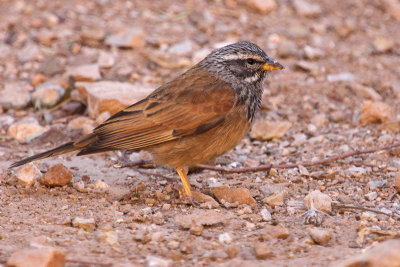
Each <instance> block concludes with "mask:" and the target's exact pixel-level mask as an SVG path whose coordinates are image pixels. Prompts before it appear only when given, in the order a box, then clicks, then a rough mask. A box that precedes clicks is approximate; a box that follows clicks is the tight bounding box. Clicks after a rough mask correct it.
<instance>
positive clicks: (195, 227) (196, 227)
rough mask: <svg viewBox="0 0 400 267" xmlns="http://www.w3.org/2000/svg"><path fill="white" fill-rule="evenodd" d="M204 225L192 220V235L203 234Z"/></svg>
mask: <svg viewBox="0 0 400 267" xmlns="http://www.w3.org/2000/svg"><path fill="white" fill-rule="evenodd" d="M203 229H204V227H203V226H202V225H201V224H197V223H196V222H195V221H192V225H191V226H190V229H189V232H190V233H191V234H192V235H197V236H201V234H202V233H203Z"/></svg>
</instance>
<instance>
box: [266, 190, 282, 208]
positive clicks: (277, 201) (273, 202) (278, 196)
mask: <svg viewBox="0 0 400 267" xmlns="http://www.w3.org/2000/svg"><path fill="white" fill-rule="evenodd" d="M286 195H287V192H286V190H283V191H279V192H274V193H273V194H272V196H268V197H266V198H264V199H263V203H265V204H268V205H269V206H271V207H275V206H282V205H283V201H284V200H285V197H286Z"/></svg>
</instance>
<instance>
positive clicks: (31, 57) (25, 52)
mask: <svg viewBox="0 0 400 267" xmlns="http://www.w3.org/2000/svg"><path fill="white" fill-rule="evenodd" d="M17 57H18V60H19V61H20V62H21V63H25V62H29V61H35V60H37V59H39V58H40V57H41V52H40V50H39V47H38V46H37V45H36V44H33V43H30V42H27V43H26V44H25V46H24V47H22V49H19V50H18V52H17Z"/></svg>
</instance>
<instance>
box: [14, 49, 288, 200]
mask: <svg viewBox="0 0 400 267" xmlns="http://www.w3.org/2000/svg"><path fill="white" fill-rule="evenodd" d="M281 68H282V66H281V65H280V64H279V63H277V62H275V61H273V60H271V59H270V58H269V57H268V56H267V55H266V54H265V53H264V51H262V50H261V49H260V48H259V47H258V46H256V45H254V44H252V43H249V42H239V43H236V44H232V45H230V46H226V47H223V48H220V49H217V50H215V51H213V52H212V53H211V54H210V55H209V56H207V57H206V58H205V59H204V60H203V61H201V62H200V63H198V64H197V65H196V66H194V67H192V68H191V69H189V70H188V71H187V72H185V73H184V74H182V75H180V76H179V77H177V78H176V79H174V80H172V81H171V82H169V83H166V84H165V85H163V86H161V87H159V88H158V89H156V90H155V91H154V92H153V93H151V94H150V95H149V96H148V97H146V98H145V99H143V100H141V101H139V102H137V103H135V104H133V105H131V106H129V107H127V108H125V109H124V110H121V111H120V112H118V113H116V114H114V115H113V116H112V117H111V118H109V119H108V120H106V121H105V122H104V123H102V124H101V125H99V126H98V127H97V128H95V129H94V131H93V133H91V134H89V135H86V136H83V137H81V138H80V139H78V140H77V141H75V142H70V143H67V144H64V145H62V146H60V147H57V148H55V149H53V150H50V151H46V152H43V153H40V154H37V155H34V156H32V157H29V158H26V159H23V160H21V161H18V162H15V163H14V164H12V165H11V167H16V166H19V165H22V164H25V163H28V162H30V161H33V160H37V159H42V158H47V157H50V156H56V155H60V154H64V153H67V152H72V151H76V150H79V151H80V152H79V153H78V155H87V154H92V153H97V152H103V151H110V150H118V149H124V150H132V151H135V150H140V149H144V150H147V151H149V152H151V153H152V154H153V156H154V161H155V162H157V163H160V164H163V165H167V166H169V167H173V168H176V169H177V172H178V174H179V176H180V178H181V180H182V182H183V185H184V189H185V192H186V194H187V195H191V191H190V185H189V182H188V180H187V177H186V174H185V172H184V171H183V167H185V166H192V165H195V164H199V163H204V162H207V161H209V160H210V159H213V158H216V157H218V156H220V155H222V154H223V153H225V152H226V151H228V150H229V149H232V148H233V147H235V146H236V145H237V144H238V143H239V141H240V140H241V139H242V138H243V137H244V135H245V134H246V133H247V131H248V130H249V129H250V126H251V121H252V119H253V117H254V113H255V111H256V110H257V109H258V108H259V105H260V99H261V93H262V84H261V83H262V80H263V79H264V77H265V73H266V71H269V70H274V69H281Z"/></svg>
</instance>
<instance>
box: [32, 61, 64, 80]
mask: <svg viewBox="0 0 400 267" xmlns="http://www.w3.org/2000/svg"><path fill="white" fill-rule="evenodd" d="M63 71H64V66H63V65H62V64H61V62H60V60H59V59H58V58H57V57H54V56H48V57H46V58H45V59H44V60H43V62H42V63H40V65H39V69H38V72H41V73H43V74H44V75H46V76H53V75H55V74H58V73H62V72H63Z"/></svg>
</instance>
